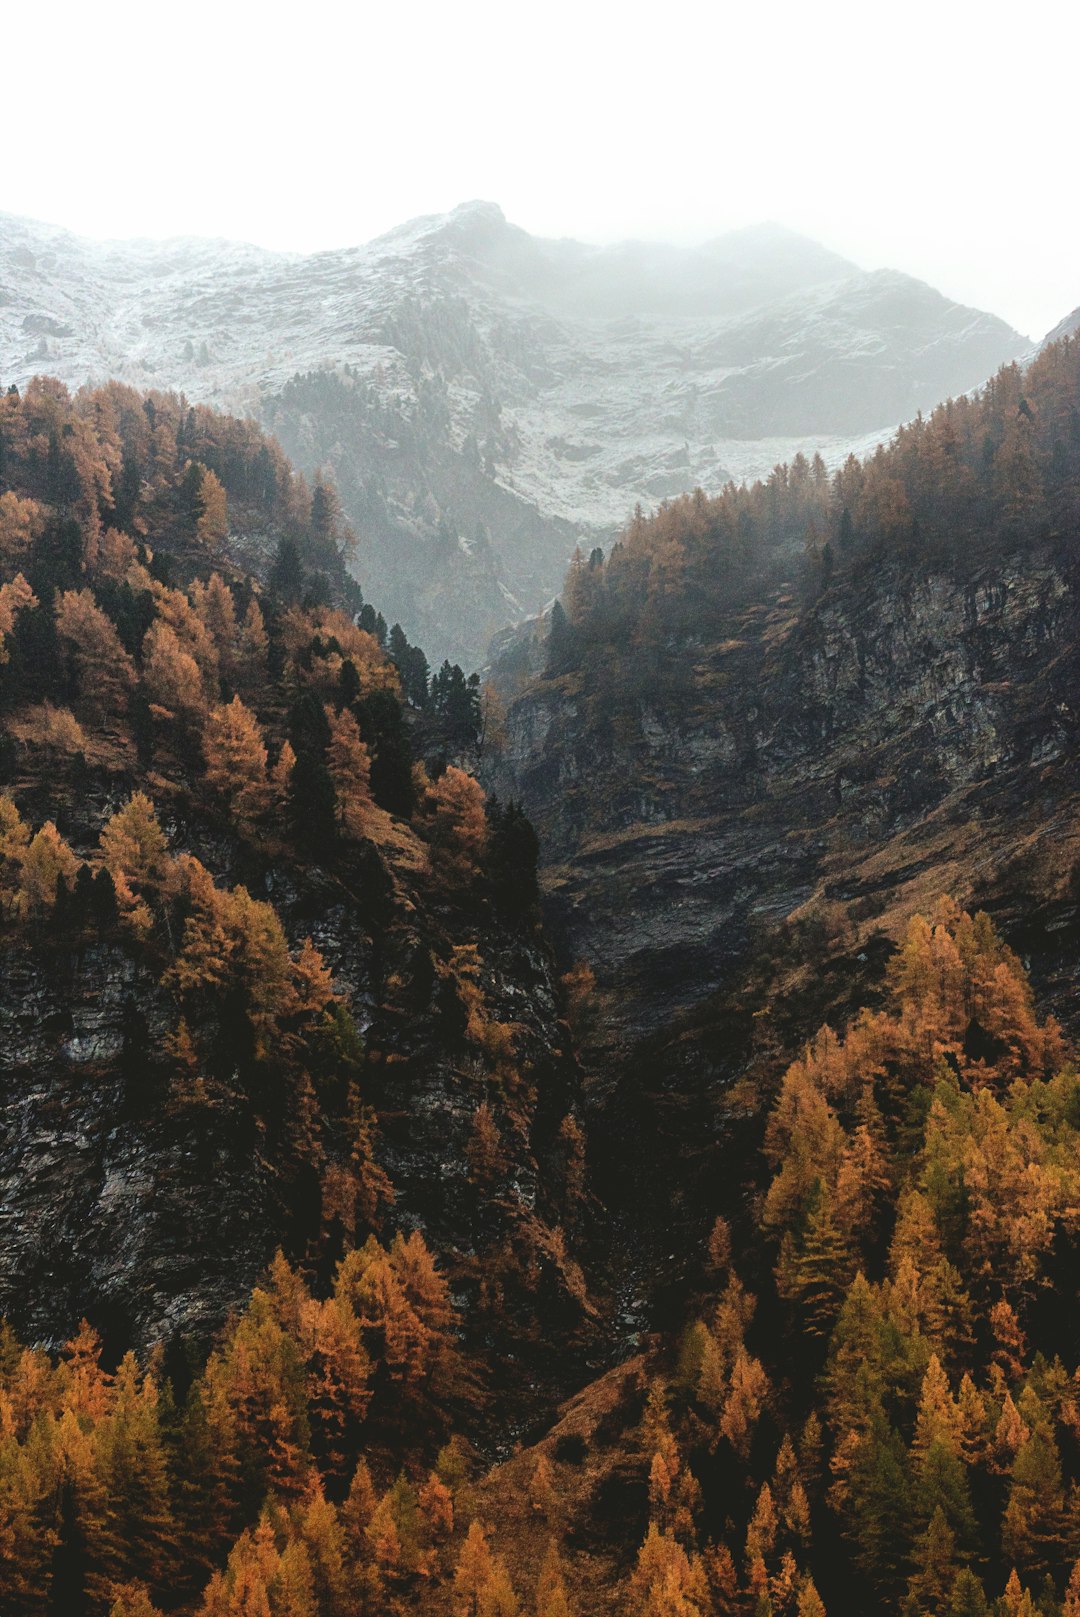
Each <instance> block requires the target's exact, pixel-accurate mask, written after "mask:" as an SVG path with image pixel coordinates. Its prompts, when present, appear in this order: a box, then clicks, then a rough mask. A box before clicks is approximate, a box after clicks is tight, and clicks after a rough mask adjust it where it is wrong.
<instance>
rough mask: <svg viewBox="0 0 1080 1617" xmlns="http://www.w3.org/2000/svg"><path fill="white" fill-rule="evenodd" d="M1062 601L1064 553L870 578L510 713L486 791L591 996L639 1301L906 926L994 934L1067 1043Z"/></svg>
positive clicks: (1071, 887)
mask: <svg viewBox="0 0 1080 1617" xmlns="http://www.w3.org/2000/svg"><path fill="white" fill-rule="evenodd" d="M1078 583H1080V578H1078V575H1077V572H1076V565H1075V558H1073V557H1071V556H1069V555H1068V554H1067V553H1066V552H1065V550H1064V547H1063V549H1062V550H1060V551H1059V552H1058V553H1056V554H1055V553H1052V552H1051V551H1050V550H1049V549H1047V548H1044V549H1043V550H1042V551H1041V552H1040V553H1038V554H1037V555H1034V556H1031V555H1029V556H1027V557H1025V558H1019V557H1017V558H1014V559H1013V560H1008V559H1006V560H1003V561H1001V562H999V563H998V564H995V565H993V566H990V565H987V566H985V567H978V566H975V567H973V568H971V569H970V570H968V569H964V570H963V571H956V570H953V571H951V572H943V571H938V572H934V571H931V572H930V573H929V574H928V575H926V576H921V577H920V576H917V575H914V574H913V573H912V571H911V570H910V569H909V568H904V567H903V566H900V565H895V566H886V567H884V568H882V569H881V570H880V571H879V572H877V573H876V574H875V575H874V576H864V577H862V578H855V579H850V578H849V579H845V580H843V581H841V582H840V583H839V584H838V585H836V586H835V587H834V588H832V589H830V590H828V591H826V593H824V594H823V595H822V596H821V598H820V599H818V600H817V601H816V602H815V603H813V604H812V605H810V606H809V607H806V606H805V605H804V607H803V609H802V610H801V611H798V610H796V607H797V602H796V600H795V599H794V598H793V589H792V587H791V586H788V587H786V588H785V587H779V588H777V589H775V590H774V591H773V593H772V594H771V596H770V597H769V598H768V599H766V600H762V601H759V602H758V603H757V604H754V605H751V606H749V607H744V608H743V609H741V610H739V611H733V612H732V613H731V614H730V615H729V616H728V618H727V619H726V620H725V621H722V622H718V623H717V625H716V630H715V635H713V636H710V639H709V642H708V643H707V644H705V643H702V642H701V641H700V640H698V641H695V642H692V643H682V642H680V643H674V642H668V643H666V644H665V645H664V646H663V648H662V650H661V652H660V653H659V654H658V655H656V656H654V657H653V658H652V659H643V658H641V657H640V656H638V657H637V658H635V657H633V656H631V657H627V658H624V659H618V658H614V659H612V660H613V663H614V666H612V667H609V668H602V669H599V670H597V669H594V670H593V671H592V673H591V674H586V673H585V672H584V671H583V670H580V669H579V670H574V671H572V672H569V673H564V674H561V675H558V676H555V677H539V678H535V679H534V680H533V681H532V683H531V684H529V685H528V686H526V688H525V690H524V691H523V692H522V693H521V694H520V695H519V696H518V697H517V699H516V700H514V701H512V702H511V704H510V707H509V716H508V733H509V755H508V760H507V767H506V771H505V774H504V775H503V777H502V779H501V780H499V781H498V782H497V785H498V787H499V789H500V791H501V792H503V793H504V794H507V793H517V794H518V795H520V796H522V797H523V799H524V802H525V806H526V808H527V811H528V813H529V814H530V816H531V817H532V818H533V819H534V821H535V823H536V825H537V828H538V830H539V832H540V837H541V845H542V848H543V850H544V858H545V869H544V872H543V887H544V893H545V907H546V918H547V922H548V926H549V929H550V930H551V932H552V935H553V936H554V937H555V938H556V940H557V942H558V945H559V947H560V949H561V951H562V953H563V955H564V958H565V959H566V961H567V962H570V961H574V960H579V959H583V960H585V961H588V962H589V963H590V964H591V966H592V967H593V969H594V971H595V973H596V977H597V995H596V1008H595V1013H594V1024H593V1027H592V1031H591V1035H590V1039H589V1044H590V1049H589V1056H590V1067H591V1071H592V1074H593V1076H592V1078H591V1080H590V1084H589V1090H588V1104H587V1119H588V1124H589V1128H590V1137H591V1138H592V1139H593V1140H594V1142H597V1147H596V1149H595V1151H594V1155H593V1168H594V1173H595V1184H596V1186H597V1188H598V1190H599V1192H600V1194H602V1195H603V1197H604V1198H605V1200H606V1202H607V1204H608V1206H609V1207H610V1208H611V1209H612V1210H613V1212H614V1214H615V1216H616V1218H617V1220H619V1221H621V1222H622V1223H623V1224H624V1226H625V1227H626V1228H627V1229H629V1230H632V1231H633V1234H632V1235H631V1236H630V1237H629V1238H628V1241H627V1249H628V1252H629V1253H630V1254H632V1255H633V1257H634V1260H635V1261H636V1262H638V1263H639V1264H643V1265H645V1266H646V1268H647V1269H648V1271H649V1273H648V1277H647V1280H646V1281H645V1282H643V1289H651V1290H652V1292H653V1295H654V1297H655V1296H660V1297H661V1298H662V1297H663V1296H664V1291H663V1286H664V1285H665V1284H667V1283H668V1282H671V1283H676V1282H677V1275H676V1274H675V1273H674V1272H673V1271H672V1266H671V1264H670V1263H669V1262H668V1261H667V1255H668V1254H669V1253H670V1252H671V1251H672V1250H676V1251H687V1250H695V1249H696V1247H695V1245H694V1243H697V1242H698V1241H699V1240H700V1232H701V1227H702V1219H703V1218H705V1216H706V1215H707V1214H708V1210H709V1209H710V1208H711V1209H715V1207H716V1206H718V1205H720V1202H719V1201H718V1199H717V1198H718V1197H721V1198H722V1199H724V1198H726V1199H725V1200H724V1204H725V1205H733V1204H735V1202H737V1201H738V1198H736V1197H733V1196H732V1194H731V1192H730V1185H731V1184H737V1183H740V1182H741V1176H742V1175H744V1174H746V1173H748V1172H750V1171H751V1169H750V1168H748V1166H747V1165H748V1164H750V1165H753V1164H754V1163H756V1162H759V1161H760V1157H759V1153H758V1147H757V1144H756V1143H755V1141H756V1137H755V1140H753V1141H750V1142H749V1143H745V1145H740V1140H741V1139H742V1136H741V1135H740V1127H741V1126H742V1125H741V1124H740V1121H739V1118H740V1108H739V1104H738V1103H737V1102H733V1096H736V1095H737V1094H738V1093H739V1091H740V1089H741V1092H742V1094H743V1096H744V1097H745V1096H746V1095H748V1094H750V1095H752V1094H753V1093H755V1092H759V1091H758V1086H760V1085H761V1084H765V1085H768V1084H770V1083H773V1082H775V1081H776V1078H777V1076H778V1074H779V1072H780V1071H782V1070H783V1066H784V1065H785V1064H786V1062H787V1060H789V1059H790V1056H791V1052H792V1050H794V1049H797V1048H798V1047H799V1044H800V1042H801V1041H802V1040H804V1039H805V1038H807V1037H808V1036H810V1034H812V1033H813V1031H814V1030H815V1029H816V1027H817V1026H818V1025H820V1023H821V1022H823V1021H825V1020H826V1019H831V1020H833V1021H834V1022H836V1023H837V1024H842V1022H843V1020H844V1018H845V1017H846V1016H847V1015H849V1014H851V1013H852V1012H853V1011H854V1009H856V1008H857V1007H858V1006H859V1005H860V1004H865V1003H867V1002H869V1003H873V1002H874V995H875V993H876V991H877V989H878V986H879V984H880V973H881V968H882V964H883V961H884V959H885V958H887V956H888V954H889V952H890V951H891V949H892V947H893V944H894V942H895V940H896V938H897V937H898V936H899V934H900V931H901V928H902V926H903V925H904V924H905V923H906V921H907V918H908V917H909V916H910V914H911V913H912V912H913V911H914V910H916V909H919V908H922V909H924V910H925V909H928V908H929V907H931V906H932V905H933V903H934V902H935V901H936V899H937V898H938V897H939V896H940V895H941V894H943V893H950V894H952V895H953V896H954V897H956V898H957V900H958V901H959V902H961V903H963V904H965V905H967V906H969V907H984V908H986V909H988V910H989V911H990V913H991V915H992V916H993V918H994V920H995V922H996V923H997V924H998V925H999V926H1000V927H1002V928H1003V930H1004V931H1005V934H1006V936H1007V937H1008V938H1009V940H1010V941H1011V942H1012V943H1013V945H1014V947H1016V948H1017V949H1018V950H1019V951H1020V952H1021V953H1022V955H1023V956H1024V958H1025V961H1026V963H1027V964H1028V965H1029V966H1030V968H1031V971H1032V977H1033V981H1034V983H1035V986H1036V990H1037V992H1038V994H1039V996H1040V1003H1041V1004H1042V1005H1043V1006H1044V1007H1045V1008H1047V1009H1051V1010H1053V1011H1054V1013H1055V1014H1056V1015H1057V1016H1058V1017H1059V1019H1060V1020H1061V1021H1063V1023H1065V1025H1066V1026H1067V1028H1068V1029H1069V1030H1070V1032H1075V1031H1076V1029H1077V1026H1078V1014H1077V997H1076V989H1077V970H1076V960H1077V958H1078V957H1080V911H1078V907H1077V883H1076V877H1075V872H1076V871H1077V870H1078V869H1080V764H1078V762H1077V758H1078V746H1077V743H1078V739H1080V738H1078V728H1080V710H1078V707H1077V699H1076V692H1077V689H1078V678H1080V599H1078V594H1077V586H1078ZM642 661H645V662H646V666H645V667H644V668H643V669H642V668H640V667H637V666H636V665H637V664H639V663H641V662H642ZM744 1104H745V1100H744ZM752 1105H753V1103H752V1102H751V1106H752ZM721 1185H728V1186H729V1189H728V1191H727V1192H726V1193H722V1192H721V1191H720V1189H719V1188H718V1187H719V1186H721ZM753 1188H754V1187H753V1186H747V1188H746V1191H745V1194H744V1198H743V1199H744V1201H745V1205H747V1206H749V1205H751V1202H752V1194H753ZM709 1216H711V1215H709ZM695 1221H696V1222H695ZM650 1254H652V1255H651V1257H650Z"/></svg>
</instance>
